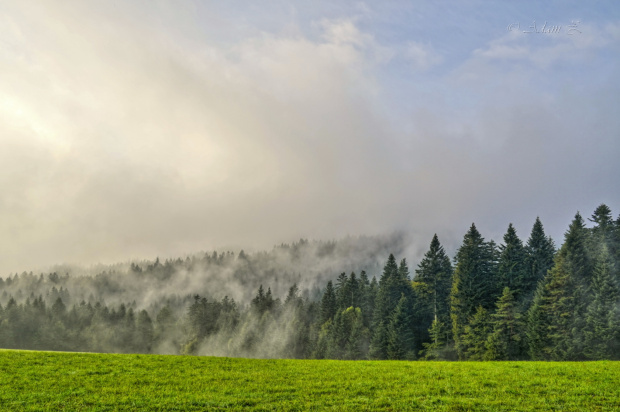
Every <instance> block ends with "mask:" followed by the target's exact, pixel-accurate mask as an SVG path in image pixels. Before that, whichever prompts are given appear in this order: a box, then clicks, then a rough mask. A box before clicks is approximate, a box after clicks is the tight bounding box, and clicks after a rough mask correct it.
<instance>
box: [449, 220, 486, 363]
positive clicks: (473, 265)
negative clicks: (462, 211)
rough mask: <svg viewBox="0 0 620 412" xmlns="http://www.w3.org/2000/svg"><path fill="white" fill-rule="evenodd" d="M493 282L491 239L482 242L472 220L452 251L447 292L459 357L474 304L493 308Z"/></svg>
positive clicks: (473, 311) (463, 354) (475, 307)
mask: <svg viewBox="0 0 620 412" xmlns="http://www.w3.org/2000/svg"><path fill="white" fill-rule="evenodd" d="M497 285H498V282H497V262H496V251H495V247H494V243H492V242H485V241H484V239H483V238H482V236H481V235H480V233H479V232H478V230H477V229H476V226H475V225H474V224H472V225H471V228H470V229H469V231H468V232H467V234H465V236H464V238H463V244H462V245H461V247H460V248H459V250H458V252H457V255H456V268H455V270H454V277H453V280H452V290H451V295H450V316H451V319H452V334H453V338H454V343H455V349H456V350H457V353H458V355H459V358H462V357H463V356H465V353H464V347H463V342H462V339H463V336H464V334H465V328H466V326H467V324H468V323H469V321H470V318H472V317H473V316H474V315H475V314H476V313H477V311H478V310H477V308H478V306H482V307H483V308H484V309H492V308H493V304H494V303H495V300H496V299H497V298H498V293H497V289H498V286H497Z"/></svg>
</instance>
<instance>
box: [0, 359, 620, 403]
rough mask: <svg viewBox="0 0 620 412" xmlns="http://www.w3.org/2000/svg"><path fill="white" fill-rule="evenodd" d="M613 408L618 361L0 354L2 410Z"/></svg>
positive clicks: (619, 392) (618, 391)
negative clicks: (450, 360)
mask: <svg viewBox="0 0 620 412" xmlns="http://www.w3.org/2000/svg"><path fill="white" fill-rule="evenodd" d="M219 408H232V409H249V408H255V409H259V410H261V409H265V410H271V409H282V410H295V409H297V410H306V409H324V408H333V409H338V410H340V409H350V410H364V409H388V410H390V409H391V410H404V409H415V410H419V409H429V410H454V411H457V410H494V411H495V410H524V411H525V410H527V411H531V410H574V411H584V410H620V362H589V363H538V362H520V363H519V362H505V363H504V362H496V363H490V362H487V363H484V362H480V363H470V362H461V363H448V362H361V361H356V362H341V361H297V360H253V359H230V358H204V357H183V356H159V355H101V354H84V353H77V354H75V353H58V352H28V351H3V350H0V410H63V409H65V410H116V409H121V410H178V411H186V410H205V409H219Z"/></svg>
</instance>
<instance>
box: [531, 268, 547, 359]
mask: <svg viewBox="0 0 620 412" xmlns="http://www.w3.org/2000/svg"><path fill="white" fill-rule="evenodd" d="M549 279H550V275H547V276H545V278H544V279H543V280H541V281H540V282H538V288H537V289H536V293H535V294H534V299H533V301H532V305H531V306H530V308H529V309H528V311H527V319H526V322H527V323H526V338H527V349H528V355H529V357H530V359H531V360H548V359H549V353H548V350H549V348H550V347H551V342H550V340H549V326H550V324H551V321H550V319H549V316H551V314H550V313H548V311H547V310H546V306H545V305H546V302H547V300H548V293H547V287H546V285H547V283H548V282H549Z"/></svg>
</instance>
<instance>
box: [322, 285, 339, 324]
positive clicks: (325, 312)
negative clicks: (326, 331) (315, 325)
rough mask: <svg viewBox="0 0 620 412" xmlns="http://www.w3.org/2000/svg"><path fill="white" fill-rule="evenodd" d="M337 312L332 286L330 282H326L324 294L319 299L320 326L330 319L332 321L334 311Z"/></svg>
mask: <svg viewBox="0 0 620 412" xmlns="http://www.w3.org/2000/svg"><path fill="white" fill-rule="evenodd" d="M337 310H338V307H337V302H336V293H335V292H334V286H333V284H332V281H331V280H330V281H329V282H327V287H326V288H325V293H324V294H323V298H322V299H321V317H320V319H321V320H320V322H321V325H322V324H324V323H325V322H327V321H328V320H330V319H333V317H334V315H335V314H336V311H337Z"/></svg>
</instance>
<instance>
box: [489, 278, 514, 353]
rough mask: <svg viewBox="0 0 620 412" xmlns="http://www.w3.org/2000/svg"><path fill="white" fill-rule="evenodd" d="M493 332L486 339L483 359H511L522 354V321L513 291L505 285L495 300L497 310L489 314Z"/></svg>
mask: <svg viewBox="0 0 620 412" xmlns="http://www.w3.org/2000/svg"><path fill="white" fill-rule="evenodd" d="M491 317H492V319H493V332H492V333H491V335H490V336H489V339H488V340H487V344H486V348H487V352H486V354H485V359H487V360H513V359H519V358H520V357H521V356H522V353H523V350H522V323H521V319H520V318H521V315H520V314H519V313H518V312H517V307H516V303H515V299H514V295H513V292H512V291H511V290H510V288H508V287H505V288H504V292H503V294H502V296H501V297H500V298H499V300H498V301H497V310H496V312H495V313H494V314H493V315H491Z"/></svg>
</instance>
